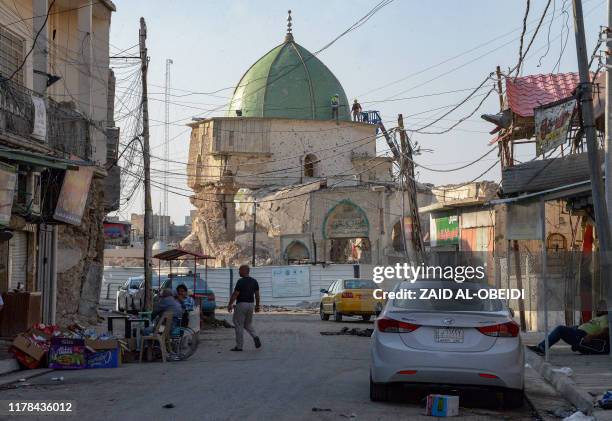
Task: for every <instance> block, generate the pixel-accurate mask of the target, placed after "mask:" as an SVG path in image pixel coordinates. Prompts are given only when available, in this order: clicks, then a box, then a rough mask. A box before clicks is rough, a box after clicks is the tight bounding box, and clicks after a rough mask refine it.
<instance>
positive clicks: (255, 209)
mask: <svg viewBox="0 0 612 421" xmlns="http://www.w3.org/2000/svg"><path fill="white" fill-rule="evenodd" d="M256 241H257V202H256V201H255V199H254V198H253V259H252V261H251V266H253V267H255V242H256Z"/></svg>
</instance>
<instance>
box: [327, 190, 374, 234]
mask: <svg viewBox="0 0 612 421" xmlns="http://www.w3.org/2000/svg"><path fill="white" fill-rule="evenodd" d="M369 236H370V222H369V221H368V216H367V215H366V213H365V212H364V211H363V209H361V208H360V207H359V206H357V205H356V204H355V203H353V202H351V201H350V200H348V199H344V200H341V201H340V202H338V203H337V204H336V205H335V206H334V207H332V208H331V209H330V210H329V212H327V215H325V219H324V220H323V238H324V239H326V240H327V239H337V238H369Z"/></svg>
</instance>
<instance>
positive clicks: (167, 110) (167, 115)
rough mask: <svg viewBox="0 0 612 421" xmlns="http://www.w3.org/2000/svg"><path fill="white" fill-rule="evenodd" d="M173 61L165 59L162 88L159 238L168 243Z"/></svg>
mask: <svg viewBox="0 0 612 421" xmlns="http://www.w3.org/2000/svg"><path fill="white" fill-rule="evenodd" d="M173 63H174V62H173V61H172V59H170V58H168V59H166V86H165V89H164V106H165V113H164V114H165V115H164V117H165V120H164V210H163V213H162V215H163V216H164V219H163V221H164V223H163V228H162V229H163V232H162V235H161V238H162V239H163V240H164V242H165V243H166V244H168V237H169V232H168V231H169V229H170V227H169V226H168V224H167V223H166V221H167V220H166V218H165V216H166V215H169V212H168V171H169V170H170V166H169V163H170V65H171V64H173Z"/></svg>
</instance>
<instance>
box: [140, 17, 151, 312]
mask: <svg viewBox="0 0 612 421" xmlns="http://www.w3.org/2000/svg"><path fill="white" fill-rule="evenodd" d="M146 40H147V25H146V24H145V20H144V18H142V17H141V18H140V32H139V44H140V61H141V66H140V69H141V71H142V137H143V145H142V159H143V166H144V193H145V198H144V200H145V203H144V279H145V308H146V309H147V310H151V309H152V308H153V294H152V293H151V287H152V282H151V281H152V278H153V273H152V265H153V244H152V241H153V205H152V204H151V156H150V152H149V102H148V98H147V70H148V67H149V62H148V60H149V58H148V56H147V46H146Z"/></svg>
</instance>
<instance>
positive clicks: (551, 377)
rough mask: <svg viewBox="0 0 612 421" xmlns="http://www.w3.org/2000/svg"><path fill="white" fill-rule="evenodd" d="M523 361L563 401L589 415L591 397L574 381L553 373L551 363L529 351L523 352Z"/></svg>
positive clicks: (590, 411) (591, 405)
mask: <svg viewBox="0 0 612 421" xmlns="http://www.w3.org/2000/svg"><path fill="white" fill-rule="evenodd" d="M525 359H526V360H527V362H528V363H529V365H531V366H532V367H533V368H534V369H535V370H536V371H537V372H538V373H539V374H540V375H541V376H542V377H543V378H544V379H545V380H546V381H547V382H548V383H550V384H551V385H552V386H553V387H554V388H555V389H556V390H557V391H558V392H559V393H560V394H561V396H563V397H564V398H565V399H567V400H568V401H569V402H570V403H571V404H572V405H574V406H575V407H576V408H577V409H578V410H580V411H582V412H583V413H585V414H587V415H590V414H591V413H592V412H593V409H594V401H593V397H592V396H591V395H589V394H588V393H587V392H586V391H584V390H582V389H581V388H580V387H579V386H578V385H577V384H576V383H574V381H573V380H572V379H571V378H570V377H569V376H567V375H566V374H563V373H558V372H555V371H553V369H554V368H556V367H555V366H554V365H552V364H551V363H547V362H545V361H544V359H543V358H542V357H540V356H538V355H536V354H535V353H533V352H531V351H527V352H525Z"/></svg>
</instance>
